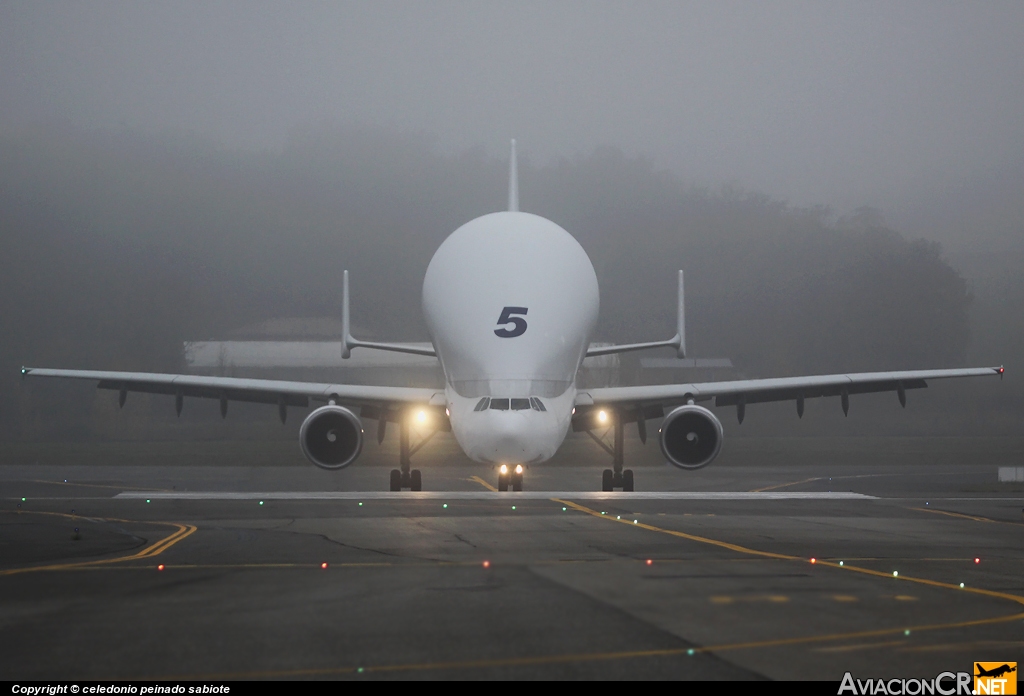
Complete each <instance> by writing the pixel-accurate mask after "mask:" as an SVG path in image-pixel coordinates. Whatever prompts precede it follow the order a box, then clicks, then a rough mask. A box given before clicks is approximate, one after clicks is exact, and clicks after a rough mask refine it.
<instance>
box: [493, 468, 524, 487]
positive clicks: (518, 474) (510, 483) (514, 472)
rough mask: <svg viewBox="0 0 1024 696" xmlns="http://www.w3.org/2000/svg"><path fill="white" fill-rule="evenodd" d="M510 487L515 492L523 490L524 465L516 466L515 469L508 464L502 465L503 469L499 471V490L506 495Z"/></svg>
mask: <svg viewBox="0 0 1024 696" xmlns="http://www.w3.org/2000/svg"><path fill="white" fill-rule="evenodd" d="M510 487H511V488H512V490H513V491H521V490H523V465H522V464H516V467H515V469H512V468H511V467H509V466H508V465H507V464H502V465H501V468H499V469H498V490H499V491H501V492H503V493H504V492H505V491H507V490H508V489H509V488H510Z"/></svg>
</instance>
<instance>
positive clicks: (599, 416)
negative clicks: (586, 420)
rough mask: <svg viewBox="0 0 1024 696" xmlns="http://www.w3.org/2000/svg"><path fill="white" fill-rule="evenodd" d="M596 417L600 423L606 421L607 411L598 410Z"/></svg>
mask: <svg viewBox="0 0 1024 696" xmlns="http://www.w3.org/2000/svg"><path fill="white" fill-rule="evenodd" d="M597 419H598V420H599V421H601V422H602V423H605V422H607V421H608V412H607V411H598V412H597Z"/></svg>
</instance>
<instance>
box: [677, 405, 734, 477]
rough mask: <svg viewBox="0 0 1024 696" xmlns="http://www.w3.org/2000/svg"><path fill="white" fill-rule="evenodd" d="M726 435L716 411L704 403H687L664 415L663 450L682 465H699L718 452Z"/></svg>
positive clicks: (689, 466)
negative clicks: (708, 408)
mask: <svg viewBox="0 0 1024 696" xmlns="http://www.w3.org/2000/svg"><path fill="white" fill-rule="evenodd" d="M724 436H725V433H724V432H723V430H722V424H721V423H720V422H719V420H718V419H717V418H715V414H713V413H712V412H711V411H709V410H707V409H706V408H704V407H703V406H695V405H693V404H687V405H686V406H680V407H679V408H677V409H675V410H674V411H672V412H671V413H669V414H668V415H667V416H665V421H664V422H663V423H662V424H661V451H662V452H663V453H664V455H665V457H666V458H667V459H668V461H669V463H671V464H672V465H674V466H678V467H679V468H680V469H700V468H701V467H704V466H707V465H708V464H710V463H711V462H712V461H713V460H714V459H715V457H717V456H718V452H719V451H720V450H721V449H722V439H723V438H724Z"/></svg>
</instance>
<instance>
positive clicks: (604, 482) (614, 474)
mask: <svg viewBox="0 0 1024 696" xmlns="http://www.w3.org/2000/svg"><path fill="white" fill-rule="evenodd" d="M622 428H623V423H622V417H621V415H620V414H616V415H615V417H614V422H613V423H612V432H613V433H614V438H615V442H614V444H613V445H612V447H609V446H608V445H606V444H605V442H604V440H601V439H599V438H598V437H597V436H596V435H594V434H593V433H592V432H590V431H589V430H588V431H587V432H588V433H590V436H591V437H592V438H594V439H595V440H597V442H598V444H599V445H601V446H602V447H604V448H605V450H607V451H608V452H609V453H610V454H611V455H612V468H611V469H605V470H604V471H603V472H601V490H602V491H604V492H605V493H610V492H612V491H614V490H615V489H616V488H621V489H622V490H623V491H627V492H631V491H632V490H633V470H632V469H623V468H622V459H623V457H622V447H623V435H622Z"/></svg>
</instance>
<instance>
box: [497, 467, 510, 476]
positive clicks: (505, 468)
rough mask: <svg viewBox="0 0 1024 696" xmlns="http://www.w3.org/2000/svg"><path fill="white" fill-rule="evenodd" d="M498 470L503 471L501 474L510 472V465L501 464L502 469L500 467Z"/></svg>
mask: <svg viewBox="0 0 1024 696" xmlns="http://www.w3.org/2000/svg"><path fill="white" fill-rule="evenodd" d="M498 471H500V472H501V475H502V476H504V475H505V474H507V473H508V467H507V466H505V465H504V464H502V465H501V468H500V469H498Z"/></svg>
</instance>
